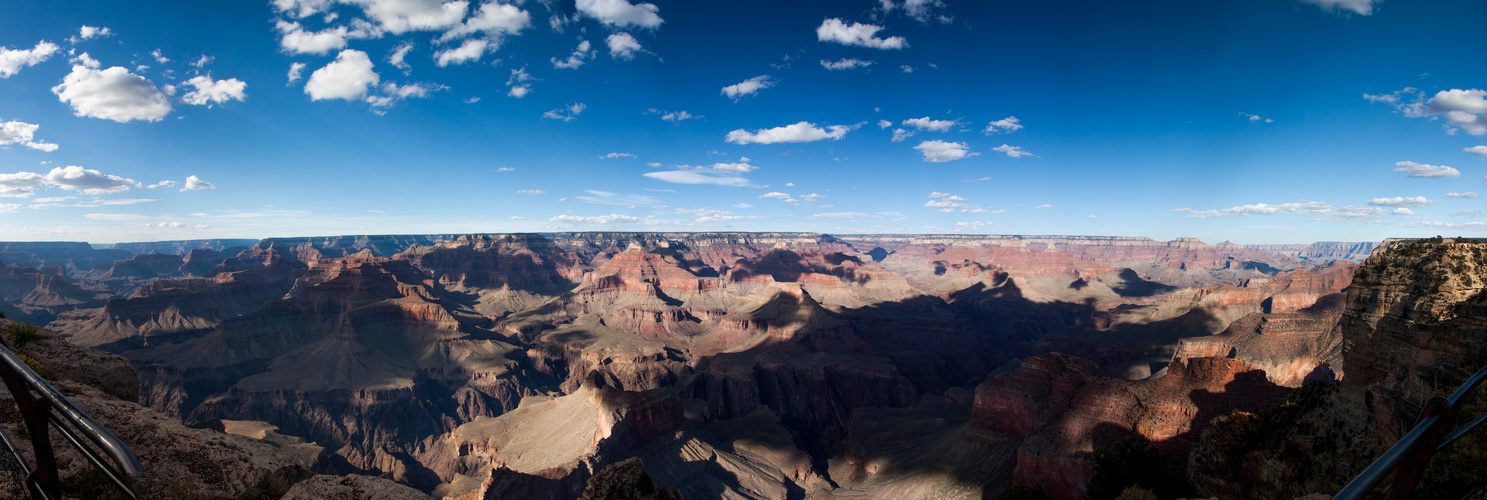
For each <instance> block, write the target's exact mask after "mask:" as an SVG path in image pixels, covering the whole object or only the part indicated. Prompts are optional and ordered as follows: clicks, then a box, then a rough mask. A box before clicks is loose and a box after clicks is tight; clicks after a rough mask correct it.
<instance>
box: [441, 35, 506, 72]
mask: <svg viewBox="0 0 1487 500" xmlns="http://www.w3.org/2000/svg"><path fill="white" fill-rule="evenodd" d="M497 48H498V47H497V45H496V44H493V43H491V41H490V40H487V39H484V38H471V39H469V40H465V41H464V43H461V44H460V46H459V47H454V48H449V49H444V50H441V51H439V52H437V53H435V54H434V61H435V64H438V65H439V67H440V68H443V67H445V66H449V65H451V64H465V63H467V62H471V61H479V60H480V58H481V57H483V56H485V53H486V52H493V51H495V50H496V49H497Z"/></svg>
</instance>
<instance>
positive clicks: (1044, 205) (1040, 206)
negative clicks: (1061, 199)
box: [1033, 203, 1053, 208]
mask: <svg viewBox="0 0 1487 500" xmlns="http://www.w3.org/2000/svg"><path fill="white" fill-rule="evenodd" d="M1033 208H1053V205H1050V204H1047V203H1044V204H1042V205H1038V206H1036V207H1033Z"/></svg>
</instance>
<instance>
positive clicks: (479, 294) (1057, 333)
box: [0, 233, 1352, 498]
mask: <svg viewBox="0 0 1487 500" xmlns="http://www.w3.org/2000/svg"><path fill="white" fill-rule="evenodd" d="M186 247H195V248H192V249H189V250H188V249H187V248H186ZM138 250H140V251H145V250H149V251H151V252H155V253H156V254H150V255H146V254H140V255H138V256H132V257H129V258H127V259H117V261H116V262H109V263H105V264H106V265H103V266H94V267H91V268H89V269H91V270H88V271H85V272H74V273H73V274H72V276H73V278H66V279H69V280H72V281H70V282H73V283H74V285H75V286H76V288H77V289H78V290H82V291H84V292H86V293H87V294H90V296H96V297H98V298H95V299H92V302H86V301H83V302H80V303H60V304H61V305H59V306H58V307H59V309H56V311H57V312H58V313H61V317H60V318H58V319H57V320H56V321H54V322H52V323H51V326H53V327H54V328H56V329H58V330H60V331H62V332H63V333H64V334H65V335H67V336H68V338H69V339H70V340H71V341H73V342H74V343H77V344H84V345H93V346H99V347H102V348H105V349H108V350H112V351H115V352H121V353H122V354H124V355H125V356H126V357H127V358H128V359H129V360H130V361H131V362H133V363H134V364H135V366H136V368H137V370H138V372H139V378H140V381H141V383H140V389H141V390H140V400H141V401H143V402H144V403H145V404H147V405H148V406H149V407H151V408H153V409H155V410H156V411H158V412H160V413H162V414H165V415H170V416H172V417H176V418H180V419H183V420H185V421H187V422H191V423H192V424H193V425H212V423H213V422H241V421H252V422H261V423H262V424H261V425H262V426H265V427H273V428H277V429H278V430H277V431H276V434H275V436H285V437H284V439H291V438H290V437H288V436H292V437H294V438H299V439H303V440H304V441H306V442H307V443H305V446H319V447H323V448H324V450H325V456H324V460H323V462H322V463H323V464H325V466H326V467H331V468H333V469H334V470H335V471H338V472H358V473H363V474H367V475H382V476H386V477H390V478H393V479H395V480H397V481H399V482H402V483H404V484H407V485H411V486H414V487H416V488H418V489H420V490H423V491H426V492H429V491H432V492H434V493H436V494H437V495H439V496H443V495H446V494H447V495H451V496H452V497H455V498H483V497H484V498H503V497H505V498H514V497H531V496H536V497H554V498H573V497H576V496H578V495H579V494H580V493H581V492H582V491H583V488H584V486H585V484H586V481H587V479H588V478H590V477H591V476H592V475H593V474H595V473H596V471H599V470H602V469H603V467H605V466H607V465H609V464H612V463H615V462H618V461H621V460H624V459H626V458H628V457H630V456H641V457H642V458H643V459H644V460H645V468H646V469H647V470H648V471H649V473H650V474H651V475H652V476H653V477H654V478H655V479H656V481H657V483H658V484H660V485H661V486H662V487H665V488H670V489H677V490H679V491H682V492H684V494H686V495H689V496H703V497H708V496H737V497H745V498H780V497H787V498H789V497H803V496H806V495H815V494H819V495H827V494H831V495H837V496H843V497H854V496H856V497H875V496H876V497H904V498H926V497H952V498H962V497H976V496H979V495H980V494H981V492H982V491H983V490H985V491H990V492H996V491H998V489H999V488H1002V487H1003V486H1006V485H1007V484H1010V483H1017V484H1041V483H1042V482H1044V481H1047V482H1048V484H1046V485H1045V486H1048V487H1050V489H1055V488H1056V489H1057V491H1060V492H1062V493H1061V494H1065V495H1076V494H1077V493H1078V492H1079V491H1082V488H1083V483H1084V481H1085V480H1087V479H1088V475H1089V465H1090V459H1089V454H1090V452H1091V451H1092V450H1093V447H1094V446H1096V445H1100V444H1108V442H1113V441H1114V439H1115V438H1118V437H1119V436H1120V435H1121V434H1122V433H1129V432H1133V431H1134V432H1141V433H1143V434H1146V435H1148V436H1149V437H1151V438H1152V439H1153V440H1154V441H1157V442H1159V443H1161V444H1160V446H1162V447H1163V449H1165V450H1168V451H1170V452H1177V453H1186V450H1188V449H1190V448H1192V447H1193V443H1194V441H1195V439H1196V438H1195V436H1196V434H1195V433H1196V432H1197V431H1198V430H1199V429H1201V428H1202V426H1203V425H1204V423H1205V422H1206V421H1207V420H1208V419H1210V418H1212V417H1213V416H1214V415H1217V414H1219V413H1222V412H1224V411H1227V409H1229V408H1246V409H1252V410H1256V411H1258V410H1260V409H1263V407H1264V406H1265V405H1267V404H1275V402H1276V401H1277V398H1278V397H1282V396H1283V395H1284V393H1285V392H1286V391H1285V389H1283V388H1278V387H1276V386H1274V385H1273V384H1271V383H1269V382H1267V381H1266V380H1265V376H1266V373H1262V372H1261V371H1259V370H1257V369H1256V368H1262V369H1264V370H1266V371H1274V372H1276V373H1277V375H1275V377H1279V378H1278V379H1277V380H1279V381H1281V382H1287V383H1289V382H1290V381H1291V379H1290V378H1287V377H1292V376H1293V375H1297V374H1300V373H1301V372H1303V371H1307V370H1308V369H1311V368H1313V367H1314V366H1319V365H1312V364H1310V363H1312V361H1327V360H1332V359H1334V358H1335V352H1334V351H1335V345H1336V342H1335V341H1328V340H1326V337H1325V336H1324V335H1322V334H1318V335H1317V337H1318V340H1316V341H1315V342H1312V343H1307V341H1303V340H1301V339H1305V338H1310V337H1307V336H1306V335H1308V333H1306V332H1311V331H1313V330H1320V329H1321V328H1322V326H1321V325H1323V324H1324V323H1326V322H1327V321H1328V319H1327V317H1326V314H1331V313H1332V311H1334V309H1336V307H1335V304H1334V302H1335V298H1333V299H1329V298H1327V297H1328V296H1329V294H1337V293H1338V292H1340V291H1341V290H1342V289H1343V288H1344V287H1346V286H1347V284H1348V281H1349V279H1350V277H1351V276H1350V272H1351V270H1352V267H1351V266H1350V265H1333V266H1319V265H1318V264H1317V263H1315V262H1312V261H1309V260H1306V259H1303V258H1298V257H1294V256H1286V255H1277V254H1276V253H1271V252H1266V251H1261V250H1256V249H1251V248H1245V247H1241V246H1239V245H1233V244H1228V243H1221V244H1217V245H1207V244H1204V243H1202V242H1199V241H1197V240H1193V239H1178V240H1175V241H1170V242H1160V241H1155V240H1150V239H1146V238H1103V237H1041V236H1039V237H1032V236H1027V237H1021V236H851V237H834V236H831V235H822V234H803V233H695V234H694V233H554V234H545V235H539V234H512V235H469V236H459V237H452V238H448V237H445V236H443V235H433V236H370V237H366V236H346V237H324V238H321V237H316V238H278V239H269V240H263V241H260V242H256V243H255V244H252V245H250V246H248V247H246V248H242V249H232V248H228V247H225V246H224V247H223V248H222V249H221V250H218V249H216V246H214V245H208V244H201V245H196V244H184V243H182V244H177V245H174V246H171V245H166V246H162V247H160V248H153V247H152V248H145V247H143V246H142V247H140V248H138ZM183 253H184V255H182V254H183ZM18 273H19V274H17V276H21V275H25V276H28V277H33V278H35V279H32V280H31V281H27V282H26V283H32V284H30V285H28V286H27V287H25V288H26V290H31V289H34V288H35V287H36V285H35V284H34V283H33V282H40V281H44V280H46V279H48V278H45V276H53V277H58V278H60V277H61V269H60V268H57V269H56V270H48V271H36V270H33V272H32V273H25V272H23V271H21V272H18ZM13 281H17V282H19V281H22V280H13ZM56 283H62V282H56ZM58 286H60V285H57V286H53V287H52V289H54V290H55V289H60V288H58ZM12 295H15V294H12ZM24 295H25V294H24V293H21V294H20V296H24ZM63 296H66V295H65V294H63ZM105 297H106V298H107V299H108V300H107V301H106V302H104V301H103V298H105ZM1334 297H1335V296H1334ZM0 299H4V300H5V301H6V303H0V307H18V306H8V305H6V304H7V303H9V304H19V302H16V301H13V300H10V298H9V296H0ZM17 300H19V299H17ZM1329 301H1331V302H1329ZM1329 304H1333V305H1329ZM5 310H6V311H10V310H11V309H5ZM1247 316H1248V317H1252V318H1254V319H1253V320H1252V321H1251V322H1250V323H1244V322H1240V323H1236V324H1238V325H1239V327H1238V328H1239V329H1238V330H1235V331H1234V332H1232V334H1229V335H1228V336H1225V337H1223V339H1217V340H1216V339H1210V341H1222V342H1229V344H1224V345H1223V346H1220V347H1212V346H1207V345H1206V344H1205V345H1204V347H1201V348H1200V347H1199V346H1200V344H1199V343H1198V342H1196V341H1193V342H1186V341H1184V339H1189V338H1193V337H1207V336H1211V335H1213V334H1217V333H1219V332H1223V331H1224V330H1225V329H1226V328H1228V327H1230V323H1233V322H1234V321H1235V320H1236V319H1240V318H1245V317H1247ZM1251 323H1253V324H1251ZM1293 337H1294V339H1293ZM1332 338H1336V335H1334V336H1333V337H1332ZM1275 339H1292V340H1286V341H1284V342H1279V343H1278V344H1277V345H1270V344H1271V343H1268V341H1270V340H1275ZM1185 342H1186V343H1185ZM1329 342H1331V343H1329ZM1189 344H1191V347H1190V348H1187V350H1186V351H1184V350H1183V349H1184V348H1183V347H1182V346H1185V345H1189ZM1230 344H1232V345H1230ZM1215 345H1217V344H1215ZM1224 346H1227V347H1229V349H1230V351H1243V352H1244V353H1245V354H1243V355H1236V356H1237V357H1236V359H1225V358H1224V356H1227V355H1228V354H1229V353H1228V352H1224V353H1210V352H1207V351H1210V350H1214V349H1220V348H1222V347H1224ZM1329 349H1331V350H1329ZM1051 351H1060V352H1071V353H1076V354H1077V355H1078V356H1079V357H1078V358H1076V357H1072V356H1062V355H1059V356H1053V357H1046V358H1045V357H1037V356H1043V355H1045V354H1047V353H1048V352H1051ZM1179 351H1181V352H1184V353H1185V354H1182V355H1181V356H1179V357H1178V358H1179V361H1178V362H1177V363H1173V364H1172V365H1171V366H1170V367H1168V368H1167V369H1166V371H1165V372H1164V371H1162V368H1161V367H1160V366H1158V365H1161V364H1164V363H1167V362H1168V361H1169V360H1171V359H1172V358H1173V355H1174V353H1178V352H1179ZM1199 351H1202V352H1201V353H1200V352H1199ZM1251 352H1253V353H1254V355H1253V356H1250V353H1251ZM1297 353H1300V354H1297ZM1302 354H1305V355H1306V356H1311V357H1310V358H1306V359H1305V360H1297V359H1290V358H1288V356H1293V355H1295V356H1301V355H1302ZM1027 356H1035V357H1034V358H1032V359H1031V360H1029V361H1028V362H1027V363H1023V366H1022V368H1020V369H1016V370H1014V369H1013V368H1011V367H1012V366H1014V365H1015V363H1012V362H1013V361H1014V360H1016V359H1019V358H1023V357H1027ZM1213 356H1217V357H1218V358H1217V359H1213ZM1085 359H1088V360H1089V361H1085ZM1050 360H1053V361H1050ZM1151 360H1156V361H1151ZM1251 362H1253V364H1251ZM1329 362H1330V361H1329ZM1112 366H1127V367H1131V368H1132V369H1131V370H1123V371H1121V373H1120V375H1121V376H1120V377H1112V376H1110V375H1108V374H1106V370H1105V369H1102V367H1112ZM998 367H1002V368H998ZM1040 367H1041V368H1040ZM1339 367H1340V365H1339ZM993 370H996V373H997V374H1001V375H1003V376H1002V377H1000V378H996V379H995V380H994V381H993V382H987V384H992V386H993V387H996V388H997V389H996V390H995V391H990V392H987V391H979V392H978V394H977V395H976V396H972V392H971V391H970V390H969V387H972V386H974V385H975V384H976V383H978V382H980V381H982V380H986V378H987V374H988V373H992V372H993ZM1338 371H1341V370H1338ZM1136 372H1140V373H1136ZM1154 373H1155V374H1156V375H1155V376H1153V374H1154ZM1133 374H1134V375H1133ZM1349 376H1351V375H1349ZM1127 378H1136V379H1145V380H1136V381H1132V380H1127ZM983 386H984V384H983ZM988 390H989V389H988ZM998 391H1000V392H998ZM980 393H985V394H984V396H985V397H986V398H989V399H986V400H985V401H982V400H981V399H982V398H981V397H980V396H982V395H983V394H980ZM942 394H943V395H945V397H941V396H940V395H942ZM973 403H975V404H974V407H975V408H974V410H973V408H972V407H973ZM235 425H236V424H235ZM255 425H257V424H255ZM908 429H913V431H912V432H911V431H909V430H908ZM265 436H267V434H265ZM310 443H313V445H312V444H310ZM925 450H933V451H932V452H930V451H925ZM983 459H984V460H983ZM326 470H328V469H320V470H318V472H324V471H326ZM1048 471H1053V472H1048ZM327 481H331V480H329V479H327ZM321 482H324V481H321ZM332 482H333V481H332ZM352 482H353V483H355V481H354V480H352ZM311 484H314V485H318V486H315V487H317V488H319V487H323V488H321V489H320V490H314V491H321V492H323V493H324V492H329V491H332V490H334V491H341V492H344V491H346V489H347V488H350V489H351V490H356V488H359V487H360V486H357V485H356V484H350V483H341V484H339V486H337V485H336V484H331V483H327V484H319V483H318V482H317V483H311ZM304 488H307V489H308V488H311V485H306V486H304ZM327 488H328V489H327ZM324 494H331V493H324ZM337 494H339V493H337Z"/></svg>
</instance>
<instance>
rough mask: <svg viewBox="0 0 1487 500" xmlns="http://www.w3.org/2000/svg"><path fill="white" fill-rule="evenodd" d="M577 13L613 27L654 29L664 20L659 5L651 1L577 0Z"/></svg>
mask: <svg viewBox="0 0 1487 500" xmlns="http://www.w3.org/2000/svg"><path fill="white" fill-rule="evenodd" d="M575 5H576V6H577V7H578V13H579V14H583V15H585V16H588V17H591V18H594V19H597V20H599V22H601V23H604V24H606V25H609V26H613V27H620V28H624V27H630V26H634V27H638V28H647V29H656V28H659V27H661V23H663V22H665V21H663V20H662V19H661V16H660V15H659V14H657V12H660V11H661V9H660V7H656V5H655V4H651V3H638V4H632V3H630V2H628V1H626V0H577V2H576V4H575Z"/></svg>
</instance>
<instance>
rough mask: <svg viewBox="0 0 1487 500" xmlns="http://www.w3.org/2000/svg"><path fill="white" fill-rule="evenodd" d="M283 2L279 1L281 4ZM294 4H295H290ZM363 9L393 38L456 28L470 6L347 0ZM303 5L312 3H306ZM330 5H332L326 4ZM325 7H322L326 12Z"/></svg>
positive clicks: (428, 0)
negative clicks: (417, 32)
mask: <svg viewBox="0 0 1487 500" xmlns="http://www.w3.org/2000/svg"><path fill="white" fill-rule="evenodd" d="M278 1H279V0H275V2H276V3H277V2H278ZM289 1H290V2H293V1H294V0H289ZM343 1H344V2H345V3H351V4H355V5H357V6H360V7H361V8H362V10H363V11H365V12H366V14H367V17H370V18H371V19H372V20H373V21H376V24H377V26H376V27H377V28H378V29H380V30H386V31H388V32H391V33H393V34H402V33H404V32H408V31H427V30H440V29H447V28H452V27H454V26H455V25H458V24H459V23H460V20H462V19H464V18H465V12H466V11H467V10H468V9H469V6H470V2H467V1H465V0H458V1H449V2H440V1H439V0H343ZM300 3H301V4H304V3H310V2H303V0H301V2H300ZM323 3H326V4H328V3H329V2H323ZM323 9H324V7H323V6H322V7H320V10H323Z"/></svg>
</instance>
